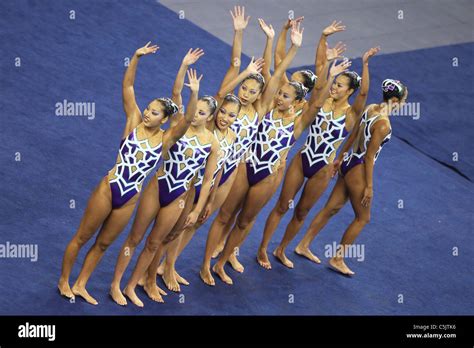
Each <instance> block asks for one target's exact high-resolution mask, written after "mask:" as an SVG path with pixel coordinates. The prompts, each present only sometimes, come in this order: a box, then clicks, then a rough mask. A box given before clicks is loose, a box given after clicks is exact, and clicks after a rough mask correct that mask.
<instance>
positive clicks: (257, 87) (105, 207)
mask: <svg viewBox="0 0 474 348" xmlns="http://www.w3.org/2000/svg"><path fill="white" fill-rule="evenodd" d="M230 14H231V17H232V23H233V27H234V39H233V45H232V54H231V61H230V66H229V68H228V70H227V73H226V74H225V76H224V78H223V80H222V83H221V86H220V87H219V89H218V90H217V92H216V94H215V95H214V96H210V95H205V96H202V97H199V96H198V93H199V89H200V88H199V87H200V82H201V79H202V75H201V76H199V77H198V74H197V72H196V70H195V69H191V68H190V66H191V65H193V64H194V63H196V62H197V61H198V60H199V59H200V58H201V57H202V56H203V55H204V51H203V50H202V49H199V48H197V49H189V51H188V52H187V54H186V55H185V56H184V58H183V60H182V63H181V66H180V68H179V70H178V73H177V76H176V79H175V81H174V84H173V88H172V97H171V98H157V99H155V100H153V101H151V102H150V103H149V105H148V106H147V108H146V109H145V110H144V111H143V112H141V111H140V109H139V107H138V105H137V102H136V98H135V92H134V80H135V74H136V70H137V66H138V61H139V60H140V59H141V58H142V57H143V56H145V55H149V54H153V53H156V52H157V51H158V49H159V47H158V46H156V45H151V42H148V43H147V44H146V45H145V46H144V47H142V48H139V49H138V50H137V51H136V52H135V54H134V56H133V58H132V59H131V61H130V65H129V66H128V68H127V70H126V72H125V76H124V79H123V84H122V96H123V107H124V110H125V115H126V124H125V129H124V131H123V135H122V141H121V143H120V147H119V154H118V156H117V161H116V164H115V166H114V167H113V168H112V169H111V170H110V171H109V173H108V174H107V175H106V176H105V177H104V178H103V179H102V180H101V182H100V183H99V185H98V186H97V187H96V189H95V190H94V191H93V193H92V195H91V196H90V198H89V202H88V204H87V208H86V210H85V212H84V215H83V218H82V220H81V223H80V225H79V228H78V230H77V232H76V234H75V235H74V237H73V238H72V240H71V241H70V243H69V244H68V246H67V248H66V251H65V253H64V257H63V263H62V272H61V276H60V279H59V283H58V288H59V291H60V293H61V295H63V296H65V297H67V298H74V297H75V296H80V297H82V298H84V299H85V300H86V301H87V302H88V303H91V304H94V305H97V304H98V302H97V300H96V299H95V298H94V297H93V296H92V295H90V294H89V293H88V291H87V290H86V285H87V282H88V280H89V278H90V276H91V275H92V273H93V271H94V269H95V268H96V267H97V265H98V263H99V262H100V260H101V259H102V257H103V256H104V254H105V251H106V250H107V248H108V247H109V246H110V245H111V244H112V243H113V242H114V241H115V239H116V238H117V237H118V236H119V234H120V233H121V232H122V231H123V229H124V228H125V227H126V225H127V224H128V222H129V221H130V219H131V218H132V214H133V211H134V209H135V207H136V206H137V205H138V208H137V212H136V215H135V217H134V220H133V224H132V228H131V230H130V232H129V234H128V236H127V238H126V240H125V242H124V244H123V245H122V248H121V250H120V252H119V255H118V259H117V263H116V266H115V272H114V277H113V280H112V283H111V286H110V295H111V297H112V299H113V300H114V301H115V302H116V303H117V304H119V305H122V306H123V305H126V304H127V299H128V300H130V301H131V302H132V303H133V304H135V305H137V306H139V307H143V306H144V304H143V302H142V301H141V300H140V298H139V297H138V295H137V293H136V291H135V289H136V286H137V285H141V286H143V287H144V290H145V292H146V294H147V295H148V296H149V297H150V298H151V299H152V300H154V301H156V302H164V300H163V297H162V296H163V295H166V292H165V291H164V290H163V289H161V288H159V287H158V285H157V282H156V276H157V274H158V275H161V276H162V277H163V281H164V283H165V285H166V287H167V288H168V289H169V290H171V291H176V292H179V291H181V287H180V285H189V282H188V281H187V280H186V279H184V278H183V277H181V276H180V274H179V273H178V272H177V271H176V269H175V263H176V260H177V259H178V257H179V256H180V255H181V254H182V252H183V251H184V249H185V248H186V246H187V245H188V244H189V243H190V241H191V239H192V237H193V235H194V234H195V233H196V231H197V230H198V229H199V228H200V227H201V226H202V225H203V224H204V222H206V221H207V219H208V218H209V217H210V216H212V215H213V213H214V212H218V213H217V215H216V217H215V219H214V221H213V223H212V225H211V228H210V230H209V232H208V235H207V242H206V248H205V250H204V253H203V254H204V255H203V261H202V265H201V269H200V276H201V279H202V281H203V282H204V283H206V284H207V285H210V286H213V285H215V279H214V277H213V275H212V271H213V272H214V273H215V274H216V275H217V276H218V277H219V278H220V279H221V280H222V281H224V282H225V283H227V284H232V283H233V281H232V279H231V278H230V277H229V275H228V274H227V273H226V272H225V271H224V266H225V264H226V263H227V262H229V263H230V265H231V266H232V268H233V269H234V270H236V271H237V272H243V271H244V266H243V265H242V264H241V263H240V262H239V260H238V259H237V255H236V253H235V249H236V248H239V247H241V245H242V243H243V242H244V240H245V239H246V237H247V236H248V235H249V233H250V231H251V230H252V227H253V225H254V223H255V221H256V219H257V216H258V214H259V213H260V212H261V210H262V209H263V207H264V206H265V205H266V204H267V203H268V202H269V201H270V199H271V198H272V197H273V196H274V194H275V193H276V190H277V188H278V187H279V185H280V183H281V182H282V181H283V186H282V189H281V192H280V195H279V198H278V201H277V203H276V205H275V207H274V208H273V210H272V211H271V213H270V215H269V216H268V218H267V221H266V224H265V228H264V231H263V237H262V241H261V244H260V247H259V249H258V251H257V262H258V264H260V265H261V266H262V267H263V268H265V269H271V263H270V260H269V258H268V255H267V248H268V245H269V242H270V240H271V238H272V235H273V233H274V232H275V230H276V229H277V227H278V224H279V223H280V220H281V218H282V217H283V215H284V214H285V213H286V212H287V211H288V210H289V209H290V208H291V204H292V202H293V199H294V198H295V196H296V194H297V193H298V191H300V189H301V188H303V190H302V194H301V197H300V199H299V201H298V203H297V204H296V207H295V209H294V212H293V217H292V219H291V222H290V223H289V225H288V226H287V228H286V232H285V235H284V237H283V239H282V241H281V242H280V244H279V246H278V247H277V248H276V250H275V251H274V252H273V255H274V256H275V258H276V259H277V260H278V261H280V262H281V263H283V264H284V265H285V266H287V267H289V268H293V267H294V265H293V263H292V262H291V261H290V260H289V259H288V257H287V256H286V254H285V251H286V248H287V246H288V244H289V243H290V242H291V241H292V240H293V239H294V237H295V236H296V234H297V233H298V232H299V230H300V229H301V227H302V225H303V223H304V221H305V219H306V217H307V215H308V213H309V211H310V210H311V208H312V207H313V206H314V205H315V203H316V202H317V200H318V199H319V198H320V197H321V195H322V194H323V193H324V191H325V190H326V189H327V187H328V186H329V184H330V182H331V180H332V178H333V177H334V176H336V174H338V178H337V181H336V184H335V186H334V188H333V190H332V192H331V194H330V197H329V199H328V201H327V203H326V205H325V206H324V208H323V209H321V211H319V212H318V213H317V215H316V216H315V217H314V219H313V220H312V222H311V226H310V227H309V229H308V231H307V232H306V234H305V236H304V237H303V239H302V240H301V241H300V243H299V244H298V246H297V247H296V249H295V252H296V253H297V254H299V255H301V256H304V257H306V258H308V259H309V260H311V261H313V262H316V263H320V262H321V261H320V260H319V258H318V257H317V256H316V255H314V254H313V253H312V252H311V250H310V245H311V243H312V241H313V240H314V238H315V237H316V235H317V234H318V233H319V232H320V231H321V229H322V228H323V227H324V226H325V225H326V224H327V222H328V221H329V219H330V218H331V217H333V216H334V215H336V213H337V212H338V211H339V210H340V209H341V208H342V206H344V204H345V203H346V202H347V201H348V200H350V201H351V205H352V208H353V210H354V215H355V217H354V220H353V221H352V223H351V224H350V225H349V226H348V227H347V229H346V231H345V232H344V234H343V236H342V240H341V243H340V246H339V248H338V249H337V251H336V252H335V253H334V255H333V257H332V258H331V259H330V260H329V265H330V267H332V268H333V269H335V270H337V271H338V272H340V273H342V274H344V275H353V274H354V272H353V271H352V270H351V269H350V268H349V267H348V266H347V265H346V264H345V262H344V256H345V251H346V250H347V249H348V247H349V246H350V245H351V244H353V243H354V241H355V239H356V238H357V236H358V235H359V234H360V232H361V231H362V229H363V228H364V226H365V225H366V224H367V223H368V222H369V220H370V208H371V203H372V199H373V176H374V174H373V169H374V164H375V161H376V159H377V157H378V156H379V154H380V151H381V149H382V147H383V146H384V145H385V144H386V143H387V142H388V141H389V140H390V137H391V135H392V128H391V126H390V120H389V116H390V114H391V113H393V112H396V111H397V110H398V109H399V108H400V107H401V106H402V105H403V104H404V103H405V102H406V99H407V96H408V89H407V87H406V86H405V85H404V84H403V83H402V82H400V81H398V80H395V79H385V80H384V81H383V82H382V101H381V102H380V103H378V104H371V105H368V106H366V101H367V96H368V93H369V82H370V76H369V60H370V59H371V58H372V57H373V56H374V55H376V54H377V53H378V52H379V51H380V48H379V47H373V48H370V49H368V50H367V52H365V53H364V54H363V56H362V63H363V67H362V77H360V76H359V74H358V73H356V72H355V71H349V70H348V69H349V68H350V66H351V61H349V60H348V59H347V58H344V57H343V56H342V54H343V53H344V52H345V50H346V45H345V44H343V43H342V42H338V43H337V44H336V45H335V46H334V47H332V48H331V47H328V44H327V38H328V37H329V36H331V35H333V34H335V33H338V32H341V31H344V30H345V29H346V28H345V26H344V25H342V23H341V22H337V21H334V22H332V24H331V25H329V26H328V27H326V28H325V29H324V30H323V32H322V34H321V38H320V40H319V42H318V44H317V46H316V58H315V71H311V70H299V71H296V72H294V73H293V74H292V75H291V76H287V74H286V70H287V69H288V67H289V66H290V64H291V62H292V60H293V59H294V57H295V56H296V54H297V51H298V49H299V47H300V46H301V43H302V40H303V28H302V23H303V20H304V18H303V17H299V18H296V19H288V20H287V21H285V23H284V25H283V28H282V30H281V32H280V34H279V36H278V39H277V43H276V48H275V52H274V72H273V75H272V73H271V71H270V66H271V61H272V46H273V40H274V37H275V31H274V29H273V27H272V26H271V25H269V24H267V23H265V21H264V20H263V19H258V22H259V25H260V28H261V29H262V31H263V32H264V34H265V36H266V43H265V48H264V51H263V58H258V59H254V58H252V60H251V62H250V64H249V65H248V66H247V67H246V68H245V69H243V70H242V71H240V68H241V52H242V41H243V32H244V30H245V29H246V27H247V25H248V23H249V20H250V17H249V16H247V17H246V16H245V8H244V7H240V6H236V7H234V9H233V11H230ZM288 32H289V34H290V35H289V36H290V41H291V46H290V48H289V49H288V51H287V50H286V40H287V36H288ZM338 61H339V62H338ZM186 75H187V78H188V82H187V83H185V78H186ZM184 86H187V87H188V88H189V89H190V91H191V95H190V97H189V101H188V104H187V106H186V108H185V107H184V106H183V98H182V96H181V94H182V90H183V88H184ZM237 87H238V93H237V94H233V93H234V90H235V89H236V88H237ZM356 92H358V93H357V95H356V97H355V99H354V102H353V103H352V104H349V98H350V97H351V96H352V95H354V94H355V93H356ZM168 120H169V121H170V126H169V127H168V129H167V130H163V129H162V128H161V127H162V126H163V125H164V124H165V123H166V122H167V121H168ZM308 128H309V132H308V135H307V137H306V141H305V144H304V146H303V147H302V148H301V149H300V150H299V151H298V152H297V154H296V155H295V156H294V157H293V158H292V160H291V161H290V164H289V166H288V169H286V163H287V156H288V153H289V151H290V149H291V148H292V146H293V145H294V143H295V142H296V140H297V139H298V138H299V137H300V136H301V135H302V134H303V132H304V130H305V129H308ZM342 144H343V146H342V147H341V145H342ZM339 148H341V149H340V150H339ZM338 150H339V151H338ZM161 163H162V164H161ZM154 169H156V174H155V175H154V178H152V179H151V180H150V181H149V183H148V185H147V186H146V187H145V189H144V190H143V193H141V191H142V185H143V182H144V181H145V178H146V177H147V176H148V175H149V174H150V173H151V172H152V171H153V170H154ZM305 179H306V182H305ZM151 225H152V228H151V232H150V233H149V235H148V236H147V238H146V241H145V246H144V248H143V250H142V251H141V252H140V255H139V257H138V259H137V262H136V264H135V266H134V269H133V272H132V275H131V277H130V278H129V279H128V281H127V284H126V286H125V289H124V290H123V291H122V290H121V280H122V277H123V274H124V273H125V270H126V269H127V267H128V265H129V263H130V261H131V258H132V257H133V255H134V253H135V250H136V248H137V246H138V244H139V243H140V242H141V241H142V240H143V238H144V237H145V234H146V231H147V230H148V228H149V227H150V226H151ZM97 231H98V232H97ZM96 234H97V236H96V239H95V243H94V244H93V245H92V247H91V248H90V250H89V251H88V253H87V255H86V258H85V261H84V263H83V265H82V269H81V272H80V274H79V276H78V278H77V280H76V281H75V283H74V285H73V286H72V287H70V283H69V278H70V274H71V271H72V268H73V265H74V263H75V261H76V259H77V255H78V253H79V251H80V249H81V248H82V247H83V246H84V244H85V243H87V241H89V240H90V239H91V238H92V237H93V236H94V235H96ZM216 257H219V258H218V260H217V262H216V263H215V265H214V266H213V267H212V269H211V260H212V258H216Z"/></svg>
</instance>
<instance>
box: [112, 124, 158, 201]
mask: <svg viewBox="0 0 474 348" xmlns="http://www.w3.org/2000/svg"><path fill="white" fill-rule="evenodd" d="M161 148H162V144H161V143H160V144H158V145H157V146H155V147H151V146H150V144H149V142H148V140H147V139H144V140H138V137H137V128H134V129H133V131H132V132H131V133H130V134H129V135H128V136H127V137H126V138H124V139H122V141H121V143H120V151H119V159H118V160H117V164H116V165H115V172H114V173H113V175H114V177H113V178H112V179H109V185H110V189H111V191H112V207H113V208H114V209H116V208H120V207H122V206H123V205H124V204H125V203H127V202H128V201H129V200H130V199H132V197H133V196H135V195H136V194H137V193H139V192H140V190H141V187H142V184H143V181H144V180H145V178H146V177H147V175H148V174H149V173H150V171H151V170H152V169H153V168H154V167H155V166H156V165H157V164H158V162H159V161H160V158H161Z"/></svg>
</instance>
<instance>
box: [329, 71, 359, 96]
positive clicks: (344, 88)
mask: <svg viewBox="0 0 474 348" xmlns="http://www.w3.org/2000/svg"><path fill="white" fill-rule="evenodd" d="M350 82H351V80H350V79H349V78H348V77H347V76H344V75H339V76H338V77H337V78H336V79H335V80H334V82H333V83H332V86H331V90H330V91H329V96H330V97H331V98H333V99H335V100H340V99H343V98H349V96H350V95H351V93H352V92H353V91H354V90H353V89H351V88H349V84H350Z"/></svg>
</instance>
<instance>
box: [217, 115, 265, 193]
mask: <svg viewBox="0 0 474 348" xmlns="http://www.w3.org/2000/svg"><path fill="white" fill-rule="evenodd" d="M231 129H232V130H233V131H234V132H235V134H237V139H236V140H235V142H234V145H233V148H232V151H231V154H230V155H229V157H228V159H227V161H225V163H224V171H223V172H222V177H221V181H220V182H219V186H220V185H222V184H224V183H225V182H226V181H227V179H229V177H230V176H231V174H232V173H233V171H234V170H235V168H237V166H238V165H239V162H241V161H242V159H243V158H244V156H245V154H246V153H247V150H249V148H250V146H251V145H252V143H253V141H254V140H255V136H256V134H257V131H258V114H257V113H255V115H254V119H253V120H252V119H250V117H249V116H248V115H246V114H245V115H243V116H242V117H237V119H236V120H235V121H234V123H233V124H232V125H231Z"/></svg>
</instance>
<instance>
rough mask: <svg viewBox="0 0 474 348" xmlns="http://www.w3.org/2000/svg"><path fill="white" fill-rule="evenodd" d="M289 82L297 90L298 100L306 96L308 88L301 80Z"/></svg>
mask: <svg viewBox="0 0 474 348" xmlns="http://www.w3.org/2000/svg"><path fill="white" fill-rule="evenodd" d="M288 84H289V85H290V86H291V87H293V88H294V89H295V92H296V100H301V99H303V98H304V97H306V94H307V93H308V88H306V87H305V86H304V85H303V84H302V83H301V82H298V81H290V82H288Z"/></svg>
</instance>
